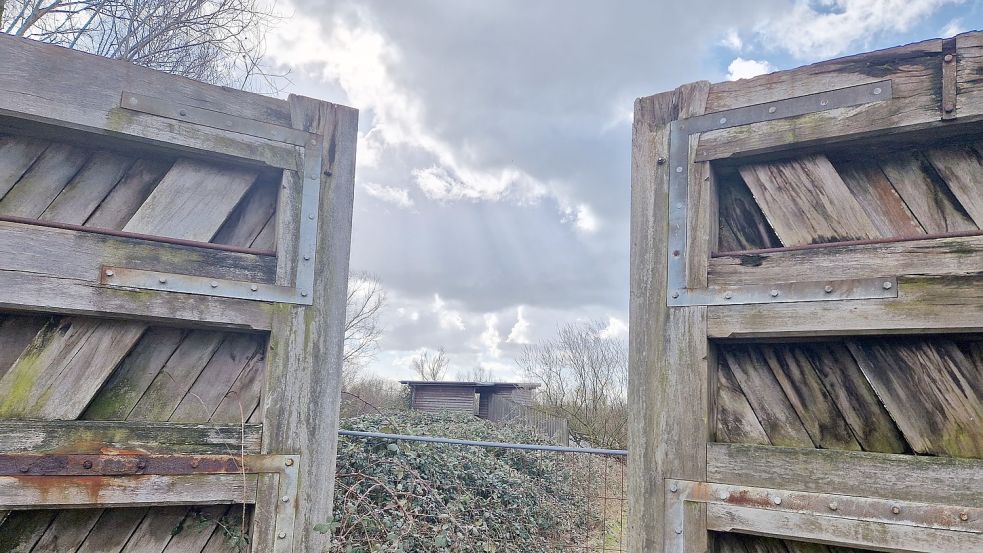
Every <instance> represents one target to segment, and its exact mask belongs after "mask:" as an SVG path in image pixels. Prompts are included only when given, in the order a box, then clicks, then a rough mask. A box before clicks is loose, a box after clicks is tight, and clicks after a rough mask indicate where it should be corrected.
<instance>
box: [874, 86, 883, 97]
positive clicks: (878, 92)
mask: <svg viewBox="0 0 983 553" xmlns="http://www.w3.org/2000/svg"><path fill="white" fill-rule="evenodd" d="M881 92H884V91H883V90H881V87H877V88H875V89H874V96H877V95H878V94H880V93H881Z"/></svg>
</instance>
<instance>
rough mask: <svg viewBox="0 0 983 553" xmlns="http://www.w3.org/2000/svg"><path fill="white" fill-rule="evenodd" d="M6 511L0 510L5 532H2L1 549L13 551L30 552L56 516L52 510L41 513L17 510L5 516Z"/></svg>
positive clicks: (0, 520)
mask: <svg viewBox="0 0 983 553" xmlns="http://www.w3.org/2000/svg"><path fill="white" fill-rule="evenodd" d="M6 513H7V512H6V511H0V522H2V523H3V532H0V551H9V552H11V553H30V551H31V549H32V548H33V547H34V545H35V544H36V543H37V542H38V540H40V539H41V536H43V535H44V531H45V529H47V528H48V524H49V523H50V522H51V519H52V517H53V516H54V513H52V512H50V511H42V512H39V513H31V512H17V511H15V512H12V513H10V514H9V515H7V517H6V518H4V517H3V515H4V514H6Z"/></svg>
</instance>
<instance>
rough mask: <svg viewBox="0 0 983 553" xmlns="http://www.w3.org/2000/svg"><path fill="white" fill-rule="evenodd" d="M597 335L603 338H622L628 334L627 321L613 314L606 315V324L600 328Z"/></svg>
mask: <svg viewBox="0 0 983 553" xmlns="http://www.w3.org/2000/svg"><path fill="white" fill-rule="evenodd" d="M598 336H600V337H601V338H604V339H608V338H624V337H625V336H628V323H626V322H625V321H622V320H621V319H619V318H617V317H613V316H609V317H608V325H607V326H606V327H604V328H603V329H601V332H599V333H598Z"/></svg>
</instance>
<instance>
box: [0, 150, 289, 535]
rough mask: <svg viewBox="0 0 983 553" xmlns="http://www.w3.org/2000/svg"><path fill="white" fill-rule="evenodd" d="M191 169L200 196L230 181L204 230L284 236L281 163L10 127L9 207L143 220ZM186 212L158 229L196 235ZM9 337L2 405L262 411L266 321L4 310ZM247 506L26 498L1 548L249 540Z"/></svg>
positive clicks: (45, 214)
mask: <svg viewBox="0 0 983 553" xmlns="http://www.w3.org/2000/svg"><path fill="white" fill-rule="evenodd" d="M189 182H193V183H194V186H195V188H194V192H195V195H194V196H193V197H195V198H200V197H201V196H198V194H200V193H201V192H202V187H204V188H212V189H214V190H215V191H216V192H218V194H216V198H217V200H216V201H215V202H214V203H212V204H211V205H208V206H204V207H205V209H201V210H199V211H195V212H194V213H193V216H194V219H195V220H194V227H195V228H197V229H200V230H199V231H198V232H199V233H198V234H197V235H195V236H194V238H195V239H199V240H203V241H209V242H213V243H219V244H227V245H234V246H244V247H251V248H256V249H273V248H274V241H273V238H274V234H275V233H274V227H273V225H274V222H275V217H274V216H275V209H276V198H277V191H278V188H279V186H278V183H277V182H276V180H274V179H273V178H272V177H271V176H270V175H263V174H260V173H259V172H258V171H242V170H238V169H233V168H230V167H227V166H223V165H221V164H218V165H216V164H213V163H204V162H199V161H192V160H188V159H181V158H174V157H146V156H143V157H140V156H133V155H124V154H119V153H115V152H113V151H111V150H101V149H94V148H87V147H85V146H82V145H78V144H72V143H66V142H59V141H52V140H42V139H36V138H29V137H25V136H17V135H12V134H3V135H0V193H2V195H0V216H16V217H22V218H25V219H36V220H40V221H47V222H53V223H68V224H76V225H85V226H88V227H93V228H106V229H113V230H123V229H124V228H128V229H132V228H134V227H133V225H132V224H131V222H133V221H139V220H146V219H148V218H150V214H151V212H152V210H154V209H155V208H156V206H165V205H169V204H175V203H181V202H183V201H184V200H185V199H186V196H187V195H189V194H190V191H189V190H188V189H187V188H185V186H186V184H187V183H189ZM155 191H157V195H156V196H155V199H156V203H153V204H150V203H148V199H149V198H150V196H151V194H153V193H154V192H155ZM182 223H183V222H182V221H180V220H176V219H173V218H171V219H167V220H164V221H163V222H162V226H161V227H159V228H157V229H146V230H145V232H148V233H149V232H150V231H153V232H156V233H158V234H160V235H163V236H172V237H186V236H187V235H186V234H184V232H185V229H186V228H187V226H185V225H184V224H182ZM0 225H7V226H18V223H4V222H0ZM20 226H23V227H25V233H29V232H30V229H29V228H26V227H27V226H26V225H20ZM65 232H73V231H65ZM5 245H7V242H5ZM36 246H43V244H36ZM40 253H41V255H49V256H51V255H53V253H54V252H45V251H43V250H42V251H41V252H40ZM36 254H37V252H35V253H33V254H30V253H28V252H25V251H8V252H3V255H36ZM269 259H270V260H271V261H273V260H274V258H273V257H270V258H269ZM273 269H274V264H273V263H269V264H268V265H267V266H266V267H264V268H263V269H262V270H263V271H265V272H266V273H267V274H268V275H272V273H273ZM0 344H2V348H0V392H2V393H0V397H2V400H0V419H9V418H25V419H32V418H54V419H75V418H78V419H85V420H117V421H125V420H129V421H174V422H202V423H204V422H213V423H241V422H258V415H259V413H258V406H259V400H260V390H261V388H262V385H263V381H264V374H265V373H264V371H265V351H266V335H265V334H247V333H232V332H223V331H213V330H188V329H182V328H176V327H165V326H153V325H148V324H144V323H139V322H122V321H107V320H101V319H93V318H88V317H71V316H46V315H40V314H30V315H27V314H18V313H14V312H3V313H0ZM38 360H42V364H38V363H37V361H38ZM48 375H50V376H48ZM45 377H47V378H50V379H51V382H50V385H49V386H48V387H47V388H44V389H42V388H40V385H32V389H33V390H34V391H36V392H40V395H45V396H46V400H45V402H43V403H34V404H28V403H25V402H23V401H19V399H18V396H16V395H14V393H13V389H14V387H15V386H23V385H24V383H25V381H29V380H35V381H37V380H41V379H43V378H45ZM64 383H67V384H69V385H67V386H66V385H63V384H64ZM225 517H228V518H225ZM240 518H241V508H240V507H235V506H233V507H229V506H212V507H184V506H181V507H165V508H152V509H147V508H126V509H77V510H64V511H56V510H44V511H14V512H12V513H11V514H10V515H9V516H8V517H7V518H6V519H5V520H4V521H3V522H2V523H0V551H25V552H27V551H34V552H38V553H40V552H66V551H100V552H117V551H133V552H137V551H139V552H143V551H151V550H154V551H162V552H181V553H185V552H189V551H209V552H211V551H236V550H238V548H237V547H236V546H235V545H234V544H233V541H232V540H230V539H229V537H230V536H229V535H227V533H226V532H225V531H224V530H223V529H222V525H220V522H221V523H222V524H224V525H227V526H228V527H229V528H230V529H232V530H233V532H234V531H235V529H236V528H237V527H238V526H239V525H241V521H240ZM246 529H247V530H248V522H247V526H246Z"/></svg>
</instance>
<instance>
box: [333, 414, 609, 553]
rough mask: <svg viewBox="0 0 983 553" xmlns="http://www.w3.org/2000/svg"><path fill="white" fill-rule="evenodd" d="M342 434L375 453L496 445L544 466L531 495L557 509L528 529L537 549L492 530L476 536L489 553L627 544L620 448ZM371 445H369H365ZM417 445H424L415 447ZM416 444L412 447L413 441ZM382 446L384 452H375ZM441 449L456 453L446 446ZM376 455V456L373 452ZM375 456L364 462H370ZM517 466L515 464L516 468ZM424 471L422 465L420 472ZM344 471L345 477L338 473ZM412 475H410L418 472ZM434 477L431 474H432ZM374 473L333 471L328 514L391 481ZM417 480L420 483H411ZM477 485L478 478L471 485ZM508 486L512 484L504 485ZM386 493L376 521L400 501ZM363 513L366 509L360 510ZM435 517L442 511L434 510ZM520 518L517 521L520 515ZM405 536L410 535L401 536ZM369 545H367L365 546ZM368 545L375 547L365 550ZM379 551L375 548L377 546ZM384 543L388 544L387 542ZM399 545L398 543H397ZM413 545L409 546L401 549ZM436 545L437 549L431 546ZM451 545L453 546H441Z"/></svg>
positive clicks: (341, 547)
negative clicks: (549, 519) (548, 520)
mask: <svg viewBox="0 0 983 553" xmlns="http://www.w3.org/2000/svg"><path fill="white" fill-rule="evenodd" d="M340 434H341V435H342V436H343V441H344V440H365V441H368V443H367V444H365V447H376V449H377V450H379V451H380V452H381V451H382V449H385V447H388V446H382V447H380V445H382V444H393V445H394V447H401V446H400V445H399V444H406V443H409V444H421V447H430V448H432V447H438V448H464V449H465V450H475V451H477V450H483V451H485V452H492V451H500V452H501V453H499V455H508V456H509V461H510V462H511V463H513V464H514V463H519V464H520V465H524V466H526V467H536V468H530V469H529V470H533V471H534V470H543V469H544V468H545V469H546V470H549V471H551V473H550V474H543V475H541V477H542V478H545V479H546V481H547V482H548V483H547V484H544V486H543V487H542V488H541V489H538V490H536V493H537V498H538V499H539V500H543V497H542V493H544V492H546V493H548V494H549V497H547V498H546V500H548V502H549V504H550V505H558V506H559V509H561V512H562V513H564V514H563V515H562V516H561V517H560V520H557V521H556V522H557V523H556V524H555V526H553V527H546V528H534V529H533V530H532V531H533V532H536V533H537V535H536V536H535V538H536V541H535V543H537V544H539V545H538V546H537V547H538V549H530V548H529V546H528V545H525V546H523V547H521V548H518V547H517V546H516V545H515V544H514V543H510V540H509V539H508V538H503V537H498V538H495V539H494V540H491V541H485V542H482V543H483V545H482V548H481V549H477V550H478V551H481V550H484V551H489V552H496V553H497V552H503V551H520V550H521V551H543V552H560V553H562V552H578V553H587V552H624V551H627V547H626V538H627V530H628V529H627V505H626V479H625V475H626V465H627V451H624V450H612V449H594V448H576V447H565V446H550V445H537V444H513V443H501V442H483V441H472V440H458V439H450V438H435V437H428V436H410V435H402V434H385V433H376V432H356V431H346V430H343V431H341V432H340ZM371 444H374V446H373V445H371ZM422 444H429V445H427V446H423V445H422ZM413 447H416V446H413ZM383 453H384V452H383ZM449 453H455V454H456V453H459V451H458V452H449ZM381 456H384V455H380V457H381ZM468 457H476V455H473V454H472V453H471V452H467V451H465V455H463V456H460V455H458V456H456V457H455V458H465V459H466V458H468ZM375 462H381V461H375V460H372V461H370V464H371V463H375ZM520 468H521V467H520ZM420 472H424V471H420ZM346 476H347V478H346ZM419 476H420V475H418V477H419ZM434 478H439V476H434ZM380 480H381V479H380V478H378V477H377V476H364V477H361V478H356V479H354V480H353V479H352V478H351V475H339V480H338V484H337V485H336V486H337V488H336V492H335V493H336V495H337V496H338V497H339V498H341V500H340V501H337V502H336V510H338V509H340V510H341V511H342V512H340V513H337V514H336V520H337V519H339V518H342V519H344V515H345V513H344V511H345V509H353V510H354V509H356V508H357V507H356V505H355V504H354V503H353V502H352V501H350V500H346V499H345V498H364V497H366V496H368V495H371V494H372V493H375V492H373V490H376V492H378V491H380V490H383V489H384V488H386V487H390V488H391V487H394V486H395V484H394V483H392V482H389V483H385V482H381V481H380ZM440 484H441V482H429V483H427V482H424V483H423V485H422V486H423V487H425V488H427V489H428V490H431V492H429V493H432V490H437V489H438V487H439V485H440ZM413 485H414V486H416V487H420V486H421V484H420V483H419V482H416V483H414V484H413ZM474 485H475V486H481V485H482V484H480V483H479V484H474ZM471 491H472V492H474V493H475V494H476V495H479V496H486V495H491V494H495V493H499V492H501V491H502V490H497V489H474V490H471ZM509 491H510V492H511V493H515V490H509ZM392 493H393V494H394V495H393V499H392V500H387V501H388V504H387V505H375V506H374V508H375V509H376V511H377V512H376V513H374V514H372V515H371V516H372V517H374V518H375V520H376V522H373V524H377V523H378V524H381V523H383V521H384V520H391V518H392V513H386V510H387V509H401V508H404V506H405V505H404V503H403V502H401V500H398V499H395V497H396V494H395V492H392ZM495 515H503V516H507V517H515V518H516V520H518V521H522V520H523V519H522V517H523V516H524V514H523V513H520V512H515V513H495ZM363 516H366V515H365V514H363ZM441 516H442V517H443V516H444V515H441ZM523 523H524V522H523ZM517 531H518V532H521V533H523V536H524V537H528V536H527V535H526V532H527V529H526V528H520V529H518V530H517ZM346 539H347V540H349V541H350V542H351V543H344V542H339V543H336V548H335V550H337V551H346V550H347V549H346V547H352V546H353V545H358V544H356V543H355V542H356V541H358V538H357V537H355V536H354V535H353V536H352V537H351V538H346ZM407 539H412V537H411V536H407ZM450 546H453V544H450ZM366 550H369V549H366ZM372 550H373V551H374V550H375V549H372ZM379 550H382V549H379ZM387 550H388V549H387ZM399 550H404V549H399ZM405 550H407V551H409V550H416V549H413V548H411V549H405ZM437 550H443V549H437ZM449 550H458V549H453V548H451V549H449Z"/></svg>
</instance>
